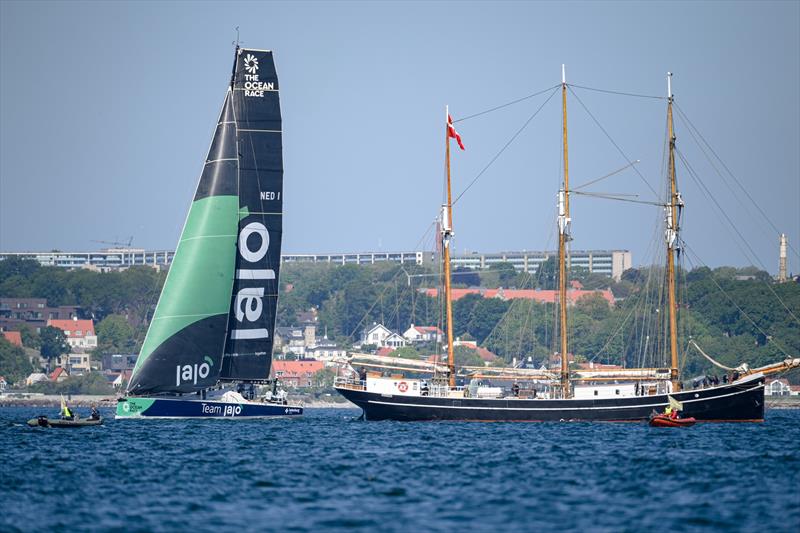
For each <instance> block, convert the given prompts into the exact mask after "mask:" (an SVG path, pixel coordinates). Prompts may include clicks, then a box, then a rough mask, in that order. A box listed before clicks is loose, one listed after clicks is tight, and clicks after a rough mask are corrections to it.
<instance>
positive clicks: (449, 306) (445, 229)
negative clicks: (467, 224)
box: [442, 106, 456, 387]
mask: <svg viewBox="0 0 800 533" xmlns="http://www.w3.org/2000/svg"><path fill="white" fill-rule="evenodd" d="M444 144H445V167H446V169H447V203H446V204H445V205H443V206H442V253H443V256H444V257H443V261H444V297H445V309H446V313H447V368H448V371H449V373H450V378H449V379H450V381H449V383H450V387H455V386H456V360H455V355H454V354H453V299H452V287H451V282H450V240H451V239H452V237H453V209H452V207H453V197H452V193H451V192H450V109H449V107H447V106H445V117H444Z"/></svg>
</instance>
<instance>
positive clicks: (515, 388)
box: [511, 381, 519, 396]
mask: <svg viewBox="0 0 800 533" xmlns="http://www.w3.org/2000/svg"><path fill="white" fill-rule="evenodd" d="M511 394H513V395H514V396H519V383H517V382H516V381H515V382H514V384H513V385H511Z"/></svg>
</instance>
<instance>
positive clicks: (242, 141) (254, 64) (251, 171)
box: [220, 50, 283, 381]
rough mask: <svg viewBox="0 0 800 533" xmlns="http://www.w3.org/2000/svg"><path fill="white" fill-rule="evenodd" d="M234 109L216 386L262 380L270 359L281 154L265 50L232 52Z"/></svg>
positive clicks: (274, 87) (271, 67)
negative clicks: (230, 235) (232, 199)
mask: <svg viewBox="0 0 800 533" xmlns="http://www.w3.org/2000/svg"><path fill="white" fill-rule="evenodd" d="M233 103H234V110H235V114H236V144H237V147H238V162H239V181H238V186H239V188H238V192H239V227H238V239H237V254H236V272H235V278H234V282H233V293H232V298H231V302H230V314H229V316H228V335H227V339H226V343H225V352H224V356H223V360H222V373H221V375H220V378H221V379H223V380H237V381H252V380H263V379H266V377H267V375H268V374H269V369H270V362H271V360H272V339H273V332H274V329H275V311H276V308H277V305H278V274H279V270H280V258H281V236H282V233H283V221H282V217H283V156H282V152H283V150H282V138H281V109H280V99H279V94H278V76H277V74H276V72H275V61H274V59H273V57H272V52H268V51H263V50H239V53H238V58H237V60H236V67H235V69H234V79H233Z"/></svg>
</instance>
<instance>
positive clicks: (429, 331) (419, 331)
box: [403, 324, 443, 343]
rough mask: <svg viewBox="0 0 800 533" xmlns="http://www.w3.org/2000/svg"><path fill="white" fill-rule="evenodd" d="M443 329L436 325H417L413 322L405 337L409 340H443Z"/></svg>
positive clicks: (404, 334)
mask: <svg viewBox="0 0 800 533" xmlns="http://www.w3.org/2000/svg"><path fill="white" fill-rule="evenodd" d="M442 335H443V333H442V330H440V329H439V328H437V327H436V326H415V325H414V324H411V327H410V328H408V329H407V330H406V331H405V332H404V333H403V337H404V338H405V339H406V340H407V341H408V342H412V343H413V342H442Z"/></svg>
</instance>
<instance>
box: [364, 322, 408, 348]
mask: <svg viewBox="0 0 800 533" xmlns="http://www.w3.org/2000/svg"><path fill="white" fill-rule="evenodd" d="M361 344H362V345H364V344H374V345H375V346H377V347H378V348H386V347H388V348H401V347H403V346H405V345H406V344H408V342H407V341H406V339H405V338H403V336H402V335H400V334H399V333H395V332H394V331H392V330H390V329H389V328H387V327H386V326H384V325H383V324H373V325H372V327H370V328H368V329H365V330H364V333H363V334H362V335H361Z"/></svg>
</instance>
